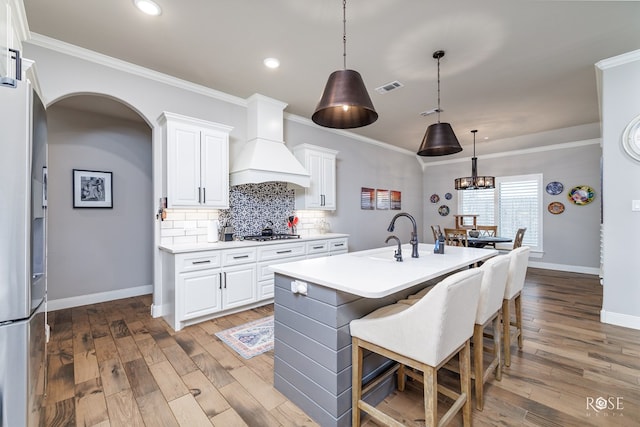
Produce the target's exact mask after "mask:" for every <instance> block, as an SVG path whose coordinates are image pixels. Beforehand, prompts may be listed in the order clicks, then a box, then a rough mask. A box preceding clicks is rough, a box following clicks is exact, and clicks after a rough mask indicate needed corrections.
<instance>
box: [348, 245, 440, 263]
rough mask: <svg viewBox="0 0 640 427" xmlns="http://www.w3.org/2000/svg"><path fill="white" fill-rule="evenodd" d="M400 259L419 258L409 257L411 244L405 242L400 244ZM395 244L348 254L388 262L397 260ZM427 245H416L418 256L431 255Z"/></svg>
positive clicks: (412, 259)
mask: <svg viewBox="0 0 640 427" xmlns="http://www.w3.org/2000/svg"><path fill="white" fill-rule="evenodd" d="M401 247H402V261H403V262H408V261H417V260H419V259H420V258H411V245H409V244H405V245H402V246H401ZM396 249H397V246H386V247H384V248H379V249H371V250H365V251H360V252H351V253H350V255H352V256H357V257H360V258H369V259H371V260H374V261H388V262H397V261H396V259H395V258H394V254H395V251H396ZM426 249H427V245H423V244H420V245H418V255H419V256H420V257H425V256H429V255H431V253H432V251H428V250H426Z"/></svg>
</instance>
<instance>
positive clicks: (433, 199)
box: [429, 194, 440, 203]
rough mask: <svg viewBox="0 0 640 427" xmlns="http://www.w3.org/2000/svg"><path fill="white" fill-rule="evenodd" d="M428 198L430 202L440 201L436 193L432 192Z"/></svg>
mask: <svg viewBox="0 0 640 427" xmlns="http://www.w3.org/2000/svg"><path fill="white" fill-rule="evenodd" d="M429 200H431V203H438V202H439V201H440V196H438V195H437V194H432V195H431V198H430V199H429Z"/></svg>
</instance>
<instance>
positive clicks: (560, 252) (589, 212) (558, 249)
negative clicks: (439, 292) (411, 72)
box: [424, 141, 602, 274]
mask: <svg viewBox="0 0 640 427" xmlns="http://www.w3.org/2000/svg"><path fill="white" fill-rule="evenodd" d="M573 145H574V144H562V145H558V146H557V148H555V149H554V147H553V146H550V147H546V148H545V150H548V151H536V150H531V151H529V152H524V153H522V154H518V152H517V151H515V152H513V153H512V154H511V153H505V154H506V155H501V156H495V155H494V156H493V157H491V156H490V157H489V158H486V157H484V158H483V157H482V156H479V157H478V173H479V174H481V175H494V176H512V175H524V174H536V173H542V175H543V186H546V185H547V183H549V182H551V181H560V182H561V183H562V184H564V187H565V189H564V191H563V192H562V193H561V194H560V195H557V196H551V195H549V194H548V193H547V192H546V191H543V209H544V211H543V225H542V226H543V248H544V252H543V253H542V254H533V256H532V258H531V263H532V265H535V264H538V265H539V266H542V267H548V268H557V269H560V270H573V271H582V272H588V273H592V274H593V273H597V272H598V269H599V267H600V198H601V197H602V193H601V191H600V156H601V149H600V146H599V144H598V143H597V141H586V142H584V144H580V143H577V144H575V145H576V146H575V147H574V146H573ZM561 147H570V148H561ZM476 151H477V150H476ZM470 174H471V159H470V158H469V159H467V160H466V161H464V162H460V161H456V162H450V163H446V162H440V164H439V165H437V166H430V165H428V166H427V167H426V170H425V174H424V188H425V197H424V218H425V219H424V222H425V227H426V228H425V241H429V242H432V241H433V237H432V235H431V231H430V228H429V226H430V225H432V224H440V226H441V227H451V226H453V225H454V218H453V214H454V213H455V212H457V204H458V195H457V192H456V190H454V188H453V181H454V179H455V178H457V177H460V176H468V175H470ZM576 185H589V186H591V187H593V188H594V189H595V190H596V197H595V198H594V201H593V202H591V203H590V204H588V205H584V206H576V205H574V204H572V203H571V202H570V201H569V200H568V199H567V192H568V191H569V189H570V188H571V187H573V186H576ZM446 192H450V193H452V195H453V198H452V199H451V200H448V201H445V200H444V197H443V196H444V193H446ZM433 193H435V194H438V195H439V196H440V199H441V200H440V202H438V203H436V204H433V203H431V202H430V201H429V197H430V195H431V194H433ZM553 201H559V202H562V203H563V204H564V205H565V211H564V213H562V214H559V215H552V214H550V213H549V212H548V211H547V206H548V205H549V203H551V202H553ZM443 203H444V204H447V205H448V206H449V207H450V209H451V214H450V215H449V216H446V217H442V216H440V215H439V214H438V206H440V205H441V204H443ZM511 237H513V236H511Z"/></svg>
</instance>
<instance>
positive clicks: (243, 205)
mask: <svg viewBox="0 0 640 427" xmlns="http://www.w3.org/2000/svg"><path fill="white" fill-rule="evenodd" d="M294 210H295V194H294V191H293V189H289V188H287V184H285V183H283V182H266V183H261V184H243V185H235V186H232V187H231V190H230V192H229V209H221V210H220V211H219V219H220V224H223V225H225V224H230V225H231V226H233V227H234V229H235V232H236V234H237V235H240V236H251V235H256V234H260V232H261V231H262V229H263V228H265V227H267V226H269V227H271V228H272V229H273V231H274V233H290V232H291V231H290V230H289V228H288V227H287V217H289V216H290V215H294V214H295V212H294ZM269 221H272V222H273V225H271V224H270V223H269Z"/></svg>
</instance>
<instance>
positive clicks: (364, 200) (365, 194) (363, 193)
mask: <svg viewBox="0 0 640 427" xmlns="http://www.w3.org/2000/svg"><path fill="white" fill-rule="evenodd" d="M375 199H376V195H375V190H374V189H373V188H367V187H361V189H360V209H365V210H373V209H374V208H375Z"/></svg>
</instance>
